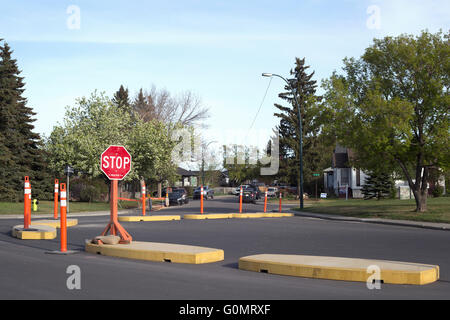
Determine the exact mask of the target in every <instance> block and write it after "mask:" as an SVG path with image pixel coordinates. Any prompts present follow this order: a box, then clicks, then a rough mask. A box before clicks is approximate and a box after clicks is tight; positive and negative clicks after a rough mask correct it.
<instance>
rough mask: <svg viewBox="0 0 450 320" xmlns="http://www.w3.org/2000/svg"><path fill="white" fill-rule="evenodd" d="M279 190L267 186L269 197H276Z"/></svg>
mask: <svg viewBox="0 0 450 320" xmlns="http://www.w3.org/2000/svg"><path fill="white" fill-rule="evenodd" d="M277 192H278V188H275V187H269V188H267V196H268V197H276V196H277Z"/></svg>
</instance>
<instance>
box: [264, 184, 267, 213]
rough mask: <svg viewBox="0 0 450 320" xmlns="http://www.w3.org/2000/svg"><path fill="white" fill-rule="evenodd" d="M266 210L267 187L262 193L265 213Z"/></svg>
mask: <svg viewBox="0 0 450 320" xmlns="http://www.w3.org/2000/svg"><path fill="white" fill-rule="evenodd" d="M266 211H267V189H266V192H265V193H264V213H266Z"/></svg>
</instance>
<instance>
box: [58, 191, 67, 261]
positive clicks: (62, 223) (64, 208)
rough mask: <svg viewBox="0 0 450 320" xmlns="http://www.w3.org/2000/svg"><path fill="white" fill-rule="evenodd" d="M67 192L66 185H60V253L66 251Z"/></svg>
mask: <svg viewBox="0 0 450 320" xmlns="http://www.w3.org/2000/svg"><path fill="white" fill-rule="evenodd" d="M66 200H67V192H66V184H65V183H61V216H60V218H59V223H60V233H61V252H66V251H67V201H66Z"/></svg>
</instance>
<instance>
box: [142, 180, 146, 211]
mask: <svg viewBox="0 0 450 320" xmlns="http://www.w3.org/2000/svg"><path fill="white" fill-rule="evenodd" d="M145 193H146V190H145V181H142V186H141V198H142V215H143V216H145Z"/></svg>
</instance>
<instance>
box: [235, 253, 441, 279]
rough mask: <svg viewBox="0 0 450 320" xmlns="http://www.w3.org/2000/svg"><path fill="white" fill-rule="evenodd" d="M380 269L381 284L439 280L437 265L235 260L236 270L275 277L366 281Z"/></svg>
mask: <svg viewBox="0 0 450 320" xmlns="http://www.w3.org/2000/svg"><path fill="white" fill-rule="evenodd" d="M369 266H376V267H378V268H379V270H380V278H379V280H382V281H383V283H391V284H415V285H424V284H428V283H432V282H435V281H437V280H438V279H439V266H436V265H425V264H418V263H409V262H396V261H385V260H370V259H353V258H338V257H321V256H303V255H282V254H260V255H254V256H247V257H243V258H240V259H239V269H241V270H248V271H256V272H266V273H272V274H279V275H288V276H297V277H306V278H317V279H330V280H344V281H362V282H366V281H367V280H368V279H369V277H371V276H372V273H368V267H369Z"/></svg>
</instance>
